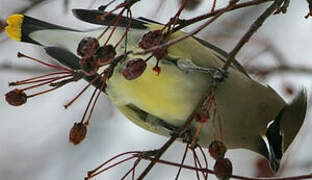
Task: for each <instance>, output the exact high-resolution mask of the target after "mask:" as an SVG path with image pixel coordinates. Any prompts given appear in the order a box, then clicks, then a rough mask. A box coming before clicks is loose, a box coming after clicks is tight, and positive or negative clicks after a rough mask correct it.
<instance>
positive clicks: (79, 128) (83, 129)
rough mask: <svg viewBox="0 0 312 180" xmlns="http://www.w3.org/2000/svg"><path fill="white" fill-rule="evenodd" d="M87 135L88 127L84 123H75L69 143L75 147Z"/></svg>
mask: <svg viewBox="0 0 312 180" xmlns="http://www.w3.org/2000/svg"><path fill="white" fill-rule="evenodd" d="M86 134H87V126H86V125H85V124H84V123H75V124H74V126H73V127H72V128H71V130H70V133H69V141H70V142H71V143H73V144H74V145H77V144H79V143H80V142H81V141H82V140H83V139H84V138H85V137H86Z"/></svg>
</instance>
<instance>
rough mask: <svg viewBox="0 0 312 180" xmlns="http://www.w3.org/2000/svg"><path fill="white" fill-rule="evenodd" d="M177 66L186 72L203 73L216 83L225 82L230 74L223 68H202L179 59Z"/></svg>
mask: <svg viewBox="0 0 312 180" xmlns="http://www.w3.org/2000/svg"><path fill="white" fill-rule="evenodd" d="M177 66H178V68H179V69H180V70H182V71H184V72H202V73H206V74H208V75H209V76H210V77H211V78H212V79H213V80H214V81H215V82H223V81H224V80H225V79H226V78H227V77H228V74H229V72H228V71H227V70H224V69H222V68H216V67H212V68H207V67H200V66H197V65H196V64H194V63H193V62H192V61H190V60H187V59H179V60H178V61H177Z"/></svg>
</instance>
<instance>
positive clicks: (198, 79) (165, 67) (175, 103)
mask: <svg viewBox="0 0 312 180" xmlns="http://www.w3.org/2000/svg"><path fill="white" fill-rule="evenodd" d="M154 65H155V63H154V62H149V63H148V66H147V68H146V70H145V71H144V73H143V74H142V75H141V76H140V77H139V78H137V79H135V80H126V79H125V78H124V77H123V76H122V74H121V73H120V72H115V74H114V75H113V76H112V77H111V78H110V80H109V82H108V94H109V96H110V97H111V99H112V101H113V102H114V103H115V104H116V105H117V106H122V105H127V104H133V105H135V106H137V107H138V108H140V109H142V110H144V111H145V112H148V113H150V114H152V115H154V116H157V117H159V118H161V119H164V120H168V121H170V123H171V124H172V125H181V124H182V123H183V122H184V121H185V119H186V118H187V116H188V115H189V114H190V113H191V112H192V110H193V109H194V108H195V107H196V105H197V103H198V101H199V100H200V98H201V97H202V95H203V94H204V93H205V92H206V91H207V88H208V87H209V79H208V77H207V76H205V75H204V74H200V73H185V72H182V71H180V70H179V69H178V68H177V67H176V66H175V65H174V64H170V63H169V64H168V63H162V64H160V67H161V72H160V74H159V75H157V73H156V72H154V71H153V70H152V68H153V66H154ZM117 71H118V70H117Z"/></svg>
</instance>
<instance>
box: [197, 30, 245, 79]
mask: <svg viewBox="0 0 312 180" xmlns="http://www.w3.org/2000/svg"><path fill="white" fill-rule="evenodd" d="M193 38H194V39H195V40H197V41H198V42H199V43H200V44H202V45H203V46H205V47H207V48H209V49H211V50H212V52H213V53H214V54H215V55H216V56H217V57H219V59H220V60H221V61H223V62H224V63H225V62H226V60H227V57H228V53H227V52H225V51H223V50H222V49H220V48H218V47H216V46H214V45H212V44H210V43H208V42H207V41H204V40H202V39H200V38H198V37H195V36H193ZM231 67H232V68H234V69H237V70H238V71H240V72H242V73H243V74H245V75H246V76H247V77H248V78H250V76H249V75H248V73H247V72H246V70H245V68H244V67H243V66H242V65H241V64H240V63H239V62H238V61H237V60H235V59H234V61H233V62H232V65H231Z"/></svg>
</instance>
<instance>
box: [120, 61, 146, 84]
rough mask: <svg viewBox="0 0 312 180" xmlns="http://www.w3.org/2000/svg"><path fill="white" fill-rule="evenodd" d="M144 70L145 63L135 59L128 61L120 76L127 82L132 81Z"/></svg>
mask: <svg viewBox="0 0 312 180" xmlns="http://www.w3.org/2000/svg"><path fill="white" fill-rule="evenodd" d="M145 68H146V62H145V61H144V60H143V59H140V58H136V59H132V60H129V61H128V62H127V64H126V65H125V67H124V69H123V70H122V75H123V76H124V77H125V78H126V79H127V80H133V79H136V78H138V77H139V76H141V74H142V73H143V72H144V70H145Z"/></svg>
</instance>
